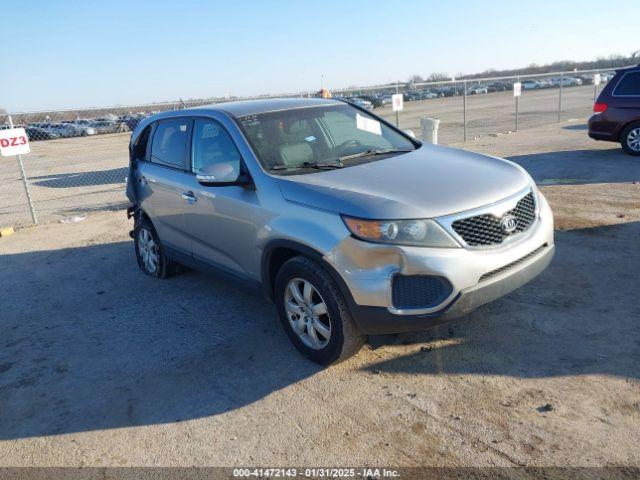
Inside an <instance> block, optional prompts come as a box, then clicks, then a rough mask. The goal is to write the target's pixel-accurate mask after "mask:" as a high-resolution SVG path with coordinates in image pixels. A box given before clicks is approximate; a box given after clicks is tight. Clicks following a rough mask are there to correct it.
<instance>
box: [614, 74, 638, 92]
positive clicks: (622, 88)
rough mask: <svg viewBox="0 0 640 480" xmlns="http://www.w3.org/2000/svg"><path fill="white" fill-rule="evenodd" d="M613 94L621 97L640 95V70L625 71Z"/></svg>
mask: <svg viewBox="0 0 640 480" xmlns="http://www.w3.org/2000/svg"><path fill="white" fill-rule="evenodd" d="M613 94H614V95H616V96H619V97H624V96H634V97H635V96H640V72H627V73H625V74H624V75H623V76H622V78H621V79H620V81H619V82H618V84H617V85H616V88H615V89H614V90H613Z"/></svg>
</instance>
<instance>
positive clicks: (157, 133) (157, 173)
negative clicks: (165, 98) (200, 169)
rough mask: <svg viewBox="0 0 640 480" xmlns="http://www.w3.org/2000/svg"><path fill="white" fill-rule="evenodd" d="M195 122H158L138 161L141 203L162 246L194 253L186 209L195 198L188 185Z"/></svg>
mask: <svg viewBox="0 0 640 480" xmlns="http://www.w3.org/2000/svg"><path fill="white" fill-rule="evenodd" d="M191 125H192V121H191V119H189V118H186V117H185V118H171V119H167V120H161V121H159V122H157V124H156V125H155V126H154V128H153V131H152V138H151V142H150V148H149V151H148V154H147V155H148V156H147V159H146V161H142V162H138V169H137V182H138V184H139V199H140V206H141V207H142V209H143V210H144V211H145V213H146V214H147V215H148V216H149V218H150V219H151V221H152V223H153V225H154V227H155V229H156V231H157V233H158V236H159V237H160V241H161V242H162V243H163V245H165V246H167V247H169V248H173V249H177V250H179V251H180V252H182V253H184V254H188V255H191V253H192V251H191V250H192V249H191V240H190V237H189V235H188V234H187V231H186V220H185V212H186V209H187V207H189V206H190V203H191V202H192V198H191V197H190V195H189V188H188V185H189V183H190V180H191V173H190V172H189V168H188V165H189V147H188V146H189V137H190V135H191Z"/></svg>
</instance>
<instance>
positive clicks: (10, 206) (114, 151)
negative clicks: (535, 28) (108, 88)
mask: <svg viewBox="0 0 640 480" xmlns="http://www.w3.org/2000/svg"><path fill="white" fill-rule="evenodd" d="M593 88H594V87H593V86H583V87H573V88H567V89H564V94H563V99H564V100H563V118H564V119H565V120H566V119H571V118H573V119H578V118H580V119H585V118H587V116H588V115H589V113H590V111H591V107H592V102H593ZM557 109H558V90H557V89H549V90H540V91H529V92H525V93H524V94H523V96H522V97H521V100H520V128H521V129H529V128H532V127H535V126H540V125H547V124H550V123H554V122H556V121H557ZM375 112H376V113H378V114H380V115H382V116H384V117H385V118H387V119H389V120H391V121H395V114H394V113H393V112H391V108H390V107H384V108H379V109H376V111H375ZM424 116H435V117H438V118H440V119H441V125H440V143H443V144H452V143H454V142H460V141H462V140H463V114H462V97H450V98H441V99H436V100H423V101H417V102H407V103H406V105H405V110H404V111H403V112H402V113H401V115H400V127H401V128H411V129H413V130H414V131H415V132H416V134H417V135H420V118H421V117H424ZM514 129H515V103H514V98H513V94H512V93H511V92H500V93H491V94H487V95H470V96H468V98H467V139H468V140H473V139H474V138H475V137H478V136H486V135H489V134H495V133H498V132H508V131H510V130H514ZM128 142H129V134H110V135H97V136H95V137H82V138H63V139H58V140H51V141H44V142H33V143H32V144H31V154H29V155H26V156H25V157H24V165H25V171H26V173H27V176H28V178H29V186H30V189H31V195H32V198H33V200H34V203H35V208H36V212H37V214H38V217H39V220H40V221H41V222H49V221H57V220H59V219H61V218H64V217H68V216H73V215H77V214H83V213H84V212H87V211H94V210H104V209H105V208H111V207H113V206H117V205H118V204H122V202H124V201H125V198H124V195H123V194H122V191H123V184H124V177H125V176H126V167H127V163H128V154H127V144H128ZM30 223H31V217H30V215H29V209H28V207H27V200H26V196H25V194H24V188H23V186H22V181H21V179H20V171H19V169H18V166H17V163H16V161H15V159H13V158H5V159H2V160H0V227H4V226H12V225H29V224H30Z"/></svg>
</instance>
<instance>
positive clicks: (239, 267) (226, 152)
mask: <svg viewBox="0 0 640 480" xmlns="http://www.w3.org/2000/svg"><path fill="white" fill-rule="evenodd" d="M222 162H225V164H227V165H226V166H228V164H231V165H233V170H234V172H226V173H227V174H228V175H230V177H234V176H237V174H238V173H239V172H240V171H241V168H242V167H241V164H242V161H241V157H240V153H239V152H238V149H237V148H236V146H235V143H234V142H233V140H232V139H231V136H230V135H229V133H228V132H227V130H226V129H225V128H224V126H223V125H221V124H220V123H219V122H217V121H216V120H213V119H211V118H196V119H195V120H194V123H193V140H192V145H191V168H192V172H193V175H192V176H191V184H190V185H189V191H190V192H191V193H193V195H194V197H195V200H196V201H195V202H193V203H192V204H190V205H189V207H188V209H187V214H186V223H187V229H188V231H189V233H190V235H191V238H192V243H193V256H194V258H196V259H198V260H203V261H206V262H207V263H210V264H212V265H214V266H217V267H221V268H223V269H225V270H228V271H230V272H232V273H235V274H239V275H240V276H243V277H249V278H255V277H256V275H257V272H254V271H253V269H254V268H253V266H254V265H255V258H254V256H255V252H254V248H255V240H256V233H257V232H256V227H255V222H254V218H255V217H254V216H255V215H256V210H257V205H258V199H257V195H256V192H255V191H254V190H251V189H247V188H244V187H242V186H239V185H230V186H203V185H200V184H199V183H198V181H197V179H196V175H212V174H214V173H217V172H218V169H217V168H216V165H217V164H220V163H222Z"/></svg>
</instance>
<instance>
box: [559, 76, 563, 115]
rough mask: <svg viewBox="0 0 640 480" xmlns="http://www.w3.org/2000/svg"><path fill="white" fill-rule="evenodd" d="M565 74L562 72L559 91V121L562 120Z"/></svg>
mask: <svg viewBox="0 0 640 480" xmlns="http://www.w3.org/2000/svg"><path fill="white" fill-rule="evenodd" d="M563 80H564V74H563V73H562V72H560V90H559V93H558V123H560V122H561V121H562V84H563V83H564V81H563Z"/></svg>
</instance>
